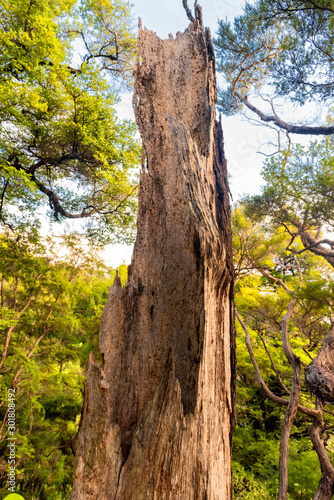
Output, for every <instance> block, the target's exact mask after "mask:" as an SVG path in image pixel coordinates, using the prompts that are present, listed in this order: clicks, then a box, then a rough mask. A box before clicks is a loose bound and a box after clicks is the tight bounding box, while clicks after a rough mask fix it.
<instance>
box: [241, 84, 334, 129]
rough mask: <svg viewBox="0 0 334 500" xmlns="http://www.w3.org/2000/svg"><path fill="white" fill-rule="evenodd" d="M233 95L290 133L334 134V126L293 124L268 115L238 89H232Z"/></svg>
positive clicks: (259, 114)
mask: <svg viewBox="0 0 334 500" xmlns="http://www.w3.org/2000/svg"><path fill="white" fill-rule="evenodd" d="M232 93H233V95H234V96H235V97H237V98H238V99H239V100H240V101H241V102H242V103H243V104H244V105H245V106H246V107H247V108H248V109H250V110H251V111H253V113H255V114H257V116H258V117H259V118H260V119H261V120H262V121H263V122H265V123H274V125H276V126H277V127H279V128H280V129H283V130H286V131H287V132H289V133H290V134H301V135H332V134H334V126H333V125H332V126H328V127H312V126H306V125H293V124H291V123H287V122H285V121H283V120H281V119H280V118H279V117H278V116H277V115H266V114H265V113H263V112H262V111H261V110H259V109H258V108H256V107H255V106H254V105H253V104H251V103H250V102H249V101H248V99H247V97H245V96H243V95H242V94H240V92H238V91H237V90H235V89H234V90H233V91H232Z"/></svg>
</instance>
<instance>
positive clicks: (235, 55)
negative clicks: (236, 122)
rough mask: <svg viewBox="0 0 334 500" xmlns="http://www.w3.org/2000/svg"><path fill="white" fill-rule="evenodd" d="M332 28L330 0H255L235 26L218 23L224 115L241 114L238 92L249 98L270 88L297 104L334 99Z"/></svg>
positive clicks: (246, 7) (247, 4)
mask: <svg viewBox="0 0 334 500" xmlns="http://www.w3.org/2000/svg"><path fill="white" fill-rule="evenodd" d="M333 23H334V13H333V6H332V2H331V1H330V0H328V1H322V2H318V3H316V2H313V1H312V2H310V1H307V0H306V1H302V2H300V1H296V0H284V1H280V0H270V1H269V0H257V1H255V2H254V3H253V4H250V3H246V5H245V7H244V13H243V15H241V16H238V17H236V18H235V20H234V23H233V25H232V24H231V23H230V22H228V21H223V20H221V21H219V29H218V33H217V35H218V36H217V39H216V40H215V45H216V51H217V56H218V57H217V59H218V66H217V67H218V71H220V72H222V74H223V75H224V77H225V81H226V88H225V90H223V91H221V95H220V106H221V107H222V109H223V111H224V112H225V113H226V114H233V113H235V112H236V111H238V110H239V109H240V103H239V101H238V100H236V99H235V97H234V96H233V91H234V90H237V91H238V92H240V93H241V94H243V95H247V94H249V93H250V92H251V91H252V90H259V89H260V88H262V87H263V86H264V85H268V84H269V85H271V86H272V87H274V92H275V94H276V95H280V96H288V97H289V99H290V100H291V101H295V102H298V103H299V104H304V103H305V102H306V101H308V100H311V99H313V100H320V101H322V100H325V99H326V100H332V99H333V90H334V87H333V82H332V78H331V75H332V74H333V69H334V68H333V41H334V39H333V36H334V35H333V33H334V31H333Z"/></svg>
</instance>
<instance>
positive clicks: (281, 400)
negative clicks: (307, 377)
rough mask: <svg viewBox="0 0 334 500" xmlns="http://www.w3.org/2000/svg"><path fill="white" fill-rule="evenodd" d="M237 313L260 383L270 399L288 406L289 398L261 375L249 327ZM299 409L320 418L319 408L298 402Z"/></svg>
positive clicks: (236, 312) (305, 413) (310, 415)
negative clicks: (278, 391) (266, 381)
mask: <svg viewBox="0 0 334 500" xmlns="http://www.w3.org/2000/svg"><path fill="white" fill-rule="evenodd" d="M235 314H236V317H237V318H238V321H239V323H240V325H241V326H242V329H243V330H244V332H245V340H246V346H247V349H248V352H249V355H250V358H251V361H252V364H253V367H254V370H255V374H256V378H257V381H258V383H259V384H260V386H261V387H262V389H263V391H264V393H265V394H266V396H267V397H268V398H269V399H271V401H273V402H274V403H276V404H279V405H281V406H288V404H289V400H288V399H285V398H281V397H279V396H276V394H274V393H273V392H271V390H270V389H269V388H268V386H267V384H266V383H265V381H264V380H263V378H262V375H261V373H260V370H259V367H258V364H257V362H256V359H255V356H254V352H253V347H252V343H251V340H250V335H249V331H248V328H247V327H246V325H245V323H244V322H243V320H242V319H241V316H240V315H239V313H238V311H237V310H235ZM298 411H299V412H301V413H303V414H304V415H308V416H309V417H313V418H316V419H317V418H320V416H321V413H320V412H319V411H318V410H313V409H312V408H307V407H306V406H302V405H300V404H298Z"/></svg>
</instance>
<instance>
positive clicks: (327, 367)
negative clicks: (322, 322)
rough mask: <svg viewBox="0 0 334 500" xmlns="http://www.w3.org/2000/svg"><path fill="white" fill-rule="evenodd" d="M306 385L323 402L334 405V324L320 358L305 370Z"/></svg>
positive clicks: (323, 345)
mask: <svg viewBox="0 0 334 500" xmlns="http://www.w3.org/2000/svg"><path fill="white" fill-rule="evenodd" d="M305 383H306V385H307V386H308V388H309V389H310V390H311V391H312V392H313V394H315V395H316V396H317V397H318V398H320V400H321V401H322V402H325V403H332V404H333V403H334V324H333V325H332V327H331V329H330V331H329V333H328V335H327V336H326V337H325V338H324V340H323V341H322V344H321V349H320V351H319V354H318V356H317V357H316V358H314V360H313V361H312V363H310V365H309V366H308V367H307V368H305Z"/></svg>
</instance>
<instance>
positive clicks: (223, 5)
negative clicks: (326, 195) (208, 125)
mask: <svg viewBox="0 0 334 500" xmlns="http://www.w3.org/2000/svg"><path fill="white" fill-rule="evenodd" d="M132 3H133V5H134V7H133V13H134V17H135V19H136V20H137V19H138V17H140V18H141V20H142V23H143V26H144V27H146V28H147V29H150V30H152V31H155V32H156V33H157V35H158V36H159V37H160V38H168V34H169V33H172V34H173V35H175V34H176V33H177V32H178V31H184V30H185V29H186V28H187V26H188V24H189V21H188V18H187V16H186V13H185V11H184V9H183V6H182V0H132ZM244 3H245V2H244V0H199V4H200V5H201V6H202V10H203V21H204V24H205V26H208V27H209V28H210V30H211V34H212V37H213V38H214V37H215V36H216V31H217V28H218V19H225V18H226V17H227V18H228V19H229V20H231V21H232V20H233V18H234V16H236V15H239V14H242V8H243V5H244ZM188 5H189V7H190V8H192V10H193V4H192V3H191V2H190V0H188ZM218 78H219V76H218ZM118 113H119V115H120V117H122V118H132V119H134V115H133V110H132V104H131V95H123V97H122V101H121V103H120V104H119V105H118ZM222 123H223V132H224V142H225V153H226V157H227V162H228V173H229V182H230V188H231V192H232V196H233V201H234V202H235V201H237V200H238V199H239V198H240V197H241V196H242V195H243V194H246V193H249V194H253V193H256V192H259V189H260V185H261V183H262V180H261V176H260V171H261V166H262V162H263V156H262V155H261V154H260V153H259V152H258V151H259V149H260V148H261V147H262V148H263V147H264V146H265V144H266V143H267V142H268V141H269V140H270V139H273V137H272V135H271V132H270V130H269V129H268V128H267V127H265V126H262V127H255V126H254V125H252V124H250V123H249V122H248V121H247V120H246V119H245V118H243V117H241V116H237V117H230V118H226V117H223V119H222ZM262 148H261V149H262ZM131 254H132V247H129V246H127V245H112V246H109V247H107V249H106V251H105V252H104V258H105V259H106V261H107V263H108V264H110V265H112V266H113V267H116V266H118V265H120V264H121V263H122V262H125V263H126V264H128V263H130V261H131Z"/></svg>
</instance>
